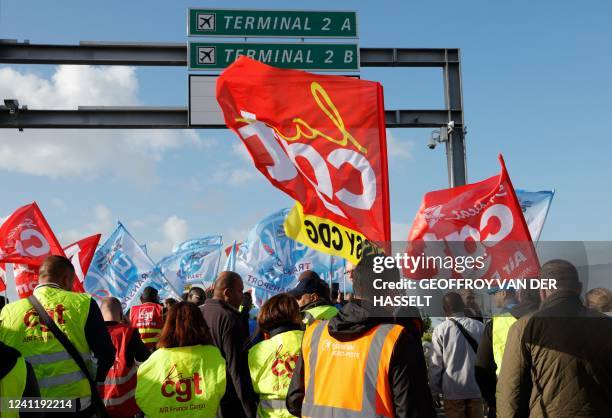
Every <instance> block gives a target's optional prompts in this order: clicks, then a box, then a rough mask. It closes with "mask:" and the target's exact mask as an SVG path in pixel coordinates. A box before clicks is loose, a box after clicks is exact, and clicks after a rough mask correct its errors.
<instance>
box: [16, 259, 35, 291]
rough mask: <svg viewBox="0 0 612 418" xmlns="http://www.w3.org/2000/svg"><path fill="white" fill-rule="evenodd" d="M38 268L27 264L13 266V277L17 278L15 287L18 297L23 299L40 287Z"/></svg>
mask: <svg viewBox="0 0 612 418" xmlns="http://www.w3.org/2000/svg"><path fill="white" fill-rule="evenodd" d="M38 267H39V266H32V265H25V264H15V265H13V277H15V287H16V289H17V295H18V296H19V297H20V298H21V299H23V298H27V297H28V296H30V295H31V294H32V292H34V289H35V288H36V286H38Z"/></svg>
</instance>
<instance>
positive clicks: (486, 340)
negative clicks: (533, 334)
mask: <svg viewBox="0 0 612 418" xmlns="http://www.w3.org/2000/svg"><path fill="white" fill-rule="evenodd" d="M538 308H539V305H538V304H537V303H534V302H526V303H520V304H518V305H515V306H514V307H513V308H511V309H510V315H512V316H513V317H514V318H516V319H520V318H521V317H523V316H525V315H527V314H530V313H531V312H535V311H537V310H538ZM496 371H497V364H495V359H494V357H493V320H490V321H488V322H487V323H486V324H485V328H484V332H483V334H482V338H481V340H480V343H479V344H478V353H477V355H476V365H475V372H474V375H475V377H476V382H477V383H478V387H479V388H480V393H481V394H482V397H483V399H484V400H485V402H486V403H487V405H489V407H490V408H493V410H494V409H495V406H496V405H495V387H496V385H497V372H496Z"/></svg>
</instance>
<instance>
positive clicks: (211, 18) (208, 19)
mask: <svg viewBox="0 0 612 418" xmlns="http://www.w3.org/2000/svg"><path fill="white" fill-rule="evenodd" d="M198 30H215V14H214V13H206V14H199V15H198Z"/></svg>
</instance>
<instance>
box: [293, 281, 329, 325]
mask: <svg viewBox="0 0 612 418" xmlns="http://www.w3.org/2000/svg"><path fill="white" fill-rule="evenodd" d="M287 293H289V294H290V295H291V296H293V297H294V298H295V299H296V300H297V302H298V305H299V306H300V311H301V312H302V316H303V317H304V323H305V324H306V325H309V324H311V323H312V322H313V321H315V320H317V319H331V318H333V317H334V316H336V315H338V308H336V307H335V306H334V305H333V303H332V302H331V300H330V294H329V286H328V285H327V283H325V282H324V281H323V280H321V278H320V277H319V275H318V274H317V273H316V272H314V271H312V270H306V271H305V272H303V273H302V274H300V277H299V279H298V284H297V285H296V286H295V287H294V288H293V289H292V290H290V291H289V292H287Z"/></svg>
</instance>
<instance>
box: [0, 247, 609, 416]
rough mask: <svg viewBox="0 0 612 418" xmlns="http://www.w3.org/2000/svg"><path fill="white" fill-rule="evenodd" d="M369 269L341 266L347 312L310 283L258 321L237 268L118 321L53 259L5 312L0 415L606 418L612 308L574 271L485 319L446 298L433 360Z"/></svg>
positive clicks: (467, 302) (151, 295)
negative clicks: (13, 404) (44, 403)
mask: <svg viewBox="0 0 612 418" xmlns="http://www.w3.org/2000/svg"><path fill="white" fill-rule="evenodd" d="M372 263H373V260H372V258H371V257H369V256H367V255H366V256H364V258H363V259H362V261H361V262H360V263H359V264H358V265H356V266H351V265H349V266H348V267H347V271H346V274H347V275H349V276H350V279H351V281H352V283H353V294H352V295H351V297H350V299H349V298H346V299H348V300H341V299H342V297H341V296H340V295H339V294H338V293H337V290H336V294H334V292H332V289H330V287H329V286H328V285H327V284H326V283H325V282H324V281H323V280H321V278H320V277H319V276H318V275H317V274H316V273H315V272H313V271H306V272H304V273H302V275H301V276H300V277H299V281H298V284H297V285H296V287H295V288H294V289H292V290H291V291H289V292H287V293H281V294H278V295H276V296H273V297H271V298H270V299H268V300H267V301H266V302H265V303H264V304H263V305H262V306H261V307H260V309H259V312H258V314H257V317H256V320H255V321H253V319H252V318H251V317H250V315H249V312H250V311H251V308H252V298H251V295H250V293H249V292H245V291H244V286H243V281H242V278H241V277H240V275H238V274H237V273H234V272H231V271H224V272H222V273H220V274H219V276H218V277H217V279H216V281H215V284H214V287H213V288H212V289H209V290H206V291H205V290H203V289H201V288H198V287H193V288H191V289H190V290H189V292H188V293H186V294H185V295H183V300H181V301H177V300H173V299H167V300H164V301H163V303H162V302H161V301H160V300H159V295H158V292H157V290H156V289H154V288H152V287H147V288H145V289H144V291H143V292H142V294H141V296H140V302H141V303H140V304H138V305H135V306H133V307H132V308H131V309H130V310H129V311H128V312H126V313H125V314H124V312H123V309H122V305H121V302H120V301H119V300H118V299H116V298H114V297H107V298H104V299H102V300H101V301H99V303H96V301H95V300H94V299H92V297H91V296H90V295H88V294H84V293H75V292H71V291H70V290H69V289H71V288H72V280H74V269H73V266H72V264H71V263H70V261H69V260H67V259H65V258H64V257H60V256H51V257H49V258H47V259H46V260H45V261H44V262H43V264H42V266H41V267H40V272H39V284H38V286H37V287H36V289H35V290H34V292H33V296H32V297H30V298H27V299H21V300H19V301H16V302H13V303H10V304H8V305H6V306H4V307H3V308H2V311H1V312H0V321H1V322H0V358H1V359H2V363H1V365H0V398H2V399H3V402H4V403H3V405H2V408H3V409H2V412H1V414H2V416H3V417H4V416H9V417H11V416H19V411H18V410H11V409H9V408H8V407H7V405H6V403H5V400H6V399H22V398H31V397H42V398H45V399H53V398H61V399H64V400H71V401H72V403H71V408H72V410H71V411H70V412H65V413H62V412H57V411H56V412H54V414H53V416H56V417H60V416H62V415H65V416H80V417H91V416H111V417H136V416H142V415H145V416H152V417H155V416H159V417H173V416H202V417H227V418H230V417H231V418H234V417H249V418H250V417H270V418H277V417H278V418H284V417H291V416H305V417H358V416H359V417H361V416H363V417H379V416H380V417H399V418H401V417H424V418H427V417H435V416H436V414H437V412H436V409H440V408H441V409H442V410H443V411H444V414H445V416H446V417H447V418H454V417H484V416H485V415H486V416H488V417H496V416H497V417H502V418H503V417H508V418H510V417H517V418H518V417H569V416H571V417H602V418H603V417H609V416H612V360H611V357H610V353H611V352H612V318H610V311H611V310H612V308H611V307H612V297H611V295H610V291H608V290H606V289H602V288H598V289H593V290H590V291H589V292H587V293H586V295H585V302H584V303H583V302H582V300H581V298H580V295H581V292H582V288H581V286H582V285H581V282H580V278H579V276H578V272H577V270H576V268H575V267H574V266H573V265H571V264H570V263H568V262H567V261H563V260H552V261H549V262H547V263H545V264H544V265H543V266H542V268H541V271H540V277H541V278H545V279H554V280H556V283H557V289H556V290H554V291H552V290H551V291H546V292H542V293H540V292H536V291H531V290H522V291H519V292H515V291H513V290H511V289H503V288H499V289H494V290H493V291H492V298H493V300H494V302H495V304H496V306H497V307H498V310H499V314H497V315H495V316H493V317H492V318H485V317H484V315H483V313H482V311H481V309H480V307H479V306H478V303H477V301H476V300H475V297H474V294H473V293H472V292H469V291H465V292H462V294H459V293H454V292H451V293H447V294H445V295H444V297H443V300H442V305H443V310H444V314H445V316H446V319H445V320H444V321H443V322H441V323H440V324H439V325H437V326H436V327H435V329H434V330H433V333H432V336H431V344H430V345H429V349H428V350H426V353H424V350H423V343H422V339H421V338H422V336H423V333H424V332H425V331H426V329H425V325H424V321H423V320H422V319H421V317H420V315H419V312H418V311H417V310H415V309H396V310H394V311H388V310H387V309H386V308H382V307H377V306H375V305H374V304H373V299H372V295H373V294H374V293H375V290H374V289H373V284H372V282H373V278H374V275H375V273H373V268H372V267H373V264H372ZM381 274H382V275H384V276H385V280H388V281H395V280H397V278H399V271H398V270H397V269H388V270H385V271H384V272H383V273H379V274H378V275H377V277H380V275H381ZM26 412H29V415H30V416H36V415H39V416H40V415H44V413H42V412H40V413H39V412H33V411H25V410H24V411H22V414H23V413H26Z"/></svg>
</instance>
